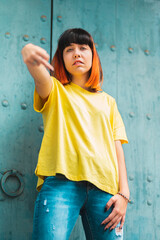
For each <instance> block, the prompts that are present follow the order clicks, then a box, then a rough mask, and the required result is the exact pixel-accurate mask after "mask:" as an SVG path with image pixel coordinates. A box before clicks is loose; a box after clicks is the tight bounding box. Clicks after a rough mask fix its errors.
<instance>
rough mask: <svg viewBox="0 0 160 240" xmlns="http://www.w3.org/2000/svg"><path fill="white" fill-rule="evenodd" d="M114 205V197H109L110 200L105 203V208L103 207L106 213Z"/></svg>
mask: <svg viewBox="0 0 160 240" xmlns="http://www.w3.org/2000/svg"><path fill="white" fill-rule="evenodd" d="M114 203H115V198H114V196H113V197H111V199H110V200H109V201H108V202H107V204H106V206H105V208H106V209H107V211H108V209H110V207H111V206H112V205H113V204H114Z"/></svg>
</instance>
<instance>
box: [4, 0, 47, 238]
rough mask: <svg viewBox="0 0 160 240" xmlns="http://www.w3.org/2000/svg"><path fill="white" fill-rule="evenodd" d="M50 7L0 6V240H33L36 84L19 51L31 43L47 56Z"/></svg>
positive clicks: (39, 2)
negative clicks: (42, 49)
mask: <svg viewBox="0 0 160 240" xmlns="http://www.w3.org/2000/svg"><path fill="white" fill-rule="evenodd" d="M50 6H51V1H50V0H46V1H43V0H34V1H32V0H28V1H21V0H17V1H13V0H7V1H1V2H0V33H1V47H0V49H1V54H0V100H1V104H0V136H1V137H0V180H1V187H0V216H1V220H0V239H1V240H10V239H12V240H17V239H24V240H25V239H26V240H28V239H31V233H32V219H33V208H34V206H33V204H34V200H35V198H36V191H35V187H36V180H37V179H36V177H35V176H34V169H35V166H36V162H37V156H38V151H39V147H40V142H41V138H42V135H43V131H42V130H43V129H42V128H41V125H42V119H41V116H40V115H38V114H36V113H35V112H34V110H33V90H34V83H33V79H32V78H31V76H30V74H29V73H28V71H27V68H26V67H25V65H24V63H23V62H22V57H21V49H22V47H23V46H24V45H25V44H27V43H29V42H32V43H33V44H36V45H39V46H41V47H43V48H45V49H46V50H47V51H48V52H50V22H51V19H50V17H51V14H50V12H51V11H50ZM12 170H13V171H12ZM23 188H24V189H23ZM21 190H22V192H20V191H21ZM18 194H20V195H18ZM13 195H14V196H13Z"/></svg>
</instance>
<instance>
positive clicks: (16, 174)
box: [1, 169, 24, 197]
mask: <svg viewBox="0 0 160 240" xmlns="http://www.w3.org/2000/svg"><path fill="white" fill-rule="evenodd" d="M9 177H16V178H17V179H18V181H19V183H20V186H19V187H18V189H17V190H16V191H14V192H12V191H10V189H8V187H7V185H6V181H7V179H8V178H9ZM1 186H2V190H3V192H4V193H5V194H6V195H8V196H9V197H17V196H19V195H20V194H22V192H23V190H24V181H23V177H22V174H20V173H19V172H18V171H17V170H14V169H12V170H9V171H7V172H5V173H4V174H3V176H2V178H1Z"/></svg>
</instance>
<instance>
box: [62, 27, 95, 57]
mask: <svg viewBox="0 0 160 240" xmlns="http://www.w3.org/2000/svg"><path fill="white" fill-rule="evenodd" d="M71 43H76V44H86V45H89V47H90V48H91V50H93V40H92V37H91V35H90V34H89V33H88V32H86V31H85V30H83V29H81V28H73V29H68V30H66V31H65V32H64V33H63V34H62V35H61V36H60V38H59V41H58V47H59V49H60V51H61V53H62V52H63V50H64V49H65V48H66V47H68V46H70V45H71Z"/></svg>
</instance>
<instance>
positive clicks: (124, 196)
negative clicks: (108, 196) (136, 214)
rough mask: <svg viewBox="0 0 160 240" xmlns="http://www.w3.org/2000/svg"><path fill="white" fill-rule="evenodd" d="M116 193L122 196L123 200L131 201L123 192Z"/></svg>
mask: <svg viewBox="0 0 160 240" xmlns="http://www.w3.org/2000/svg"><path fill="white" fill-rule="evenodd" d="M117 194H118V195H120V196H121V197H123V198H124V199H125V200H127V201H128V202H129V203H131V200H130V199H129V197H127V196H126V195H124V194H123V193H121V192H118V193H117Z"/></svg>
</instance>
